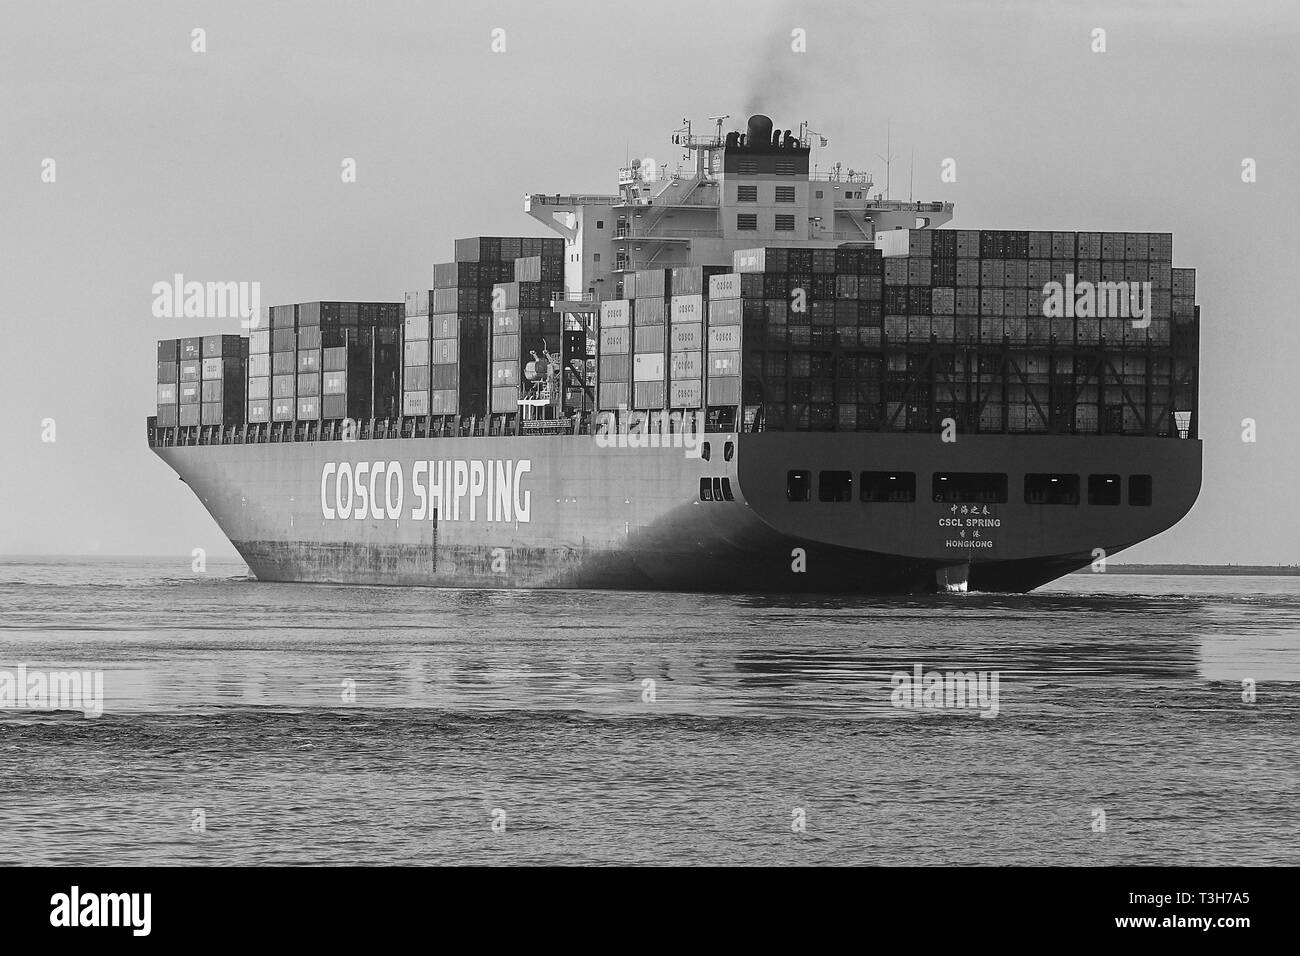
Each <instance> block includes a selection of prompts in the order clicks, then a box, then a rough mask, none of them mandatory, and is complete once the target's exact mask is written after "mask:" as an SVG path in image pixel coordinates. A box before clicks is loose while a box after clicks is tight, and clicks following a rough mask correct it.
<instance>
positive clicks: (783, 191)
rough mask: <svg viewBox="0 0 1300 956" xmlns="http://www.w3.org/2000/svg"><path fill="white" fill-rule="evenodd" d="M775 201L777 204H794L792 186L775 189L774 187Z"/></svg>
mask: <svg viewBox="0 0 1300 956" xmlns="http://www.w3.org/2000/svg"><path fill="white" fill-rule="evenodd" d="M776 201H777V202H794V187H793V186H777V187H776Z"/></svg>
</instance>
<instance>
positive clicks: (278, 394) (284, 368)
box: [271, 305, 298, 422]
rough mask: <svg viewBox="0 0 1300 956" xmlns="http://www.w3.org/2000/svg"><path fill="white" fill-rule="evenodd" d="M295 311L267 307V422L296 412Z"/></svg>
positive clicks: (288, 307) (291, 416)
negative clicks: (269, 333) (268, 390)
mask: <svg viewBox="0 0 1300 956" xmlns="http://www.w3.org/2000/svg"><path fill="white" fill-rule="evenodd" d="M297 315H298V307H297V306H296V305H273V306H271V421H272V422H291V421H293V419H294V416H295V415H296V414H297V412H298V318H297Z"/></svg>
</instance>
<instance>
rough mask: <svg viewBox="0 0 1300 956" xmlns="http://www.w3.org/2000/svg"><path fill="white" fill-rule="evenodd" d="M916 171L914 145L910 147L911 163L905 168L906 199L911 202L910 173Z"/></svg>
mask: <svg viewBox="0 0 1300 956" xmlns="http://www.w3.org/2000/svg"><path fill="white" fill-rule="evenodd" d="M915 172H916V147H915V146H913V147H912V165H910V166H909V167H908V168H907V201H908V202H912V174H913V173H915Z"/></svg>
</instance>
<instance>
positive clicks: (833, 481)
mask: <svg viewBox="0 0 1300 956" xmlns="http://www.w3.org/2000/svg"><path fill="white" fill-rule="evenodd" d="M817 500H818V501H852V500H853V472H851V471H823V472H819V473H818V474H817Z"/></svg>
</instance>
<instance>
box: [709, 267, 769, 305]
mask: <svg viewBox="0 0 1300 956" xmlns="http://www.w3.org/2000/svg"><path fill="white" fill-rule="evenodd" d="M740 280H741V276H740V275H739V274H738V273H735V272H724V273H720V274H718V275H715V276H711V277H710V278H709V298H710V299H711V300H716V299H739V298H740V295H741V291H740V290H741V281H740ZM756 298H761V295H760V296H756Z"/></svg>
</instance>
